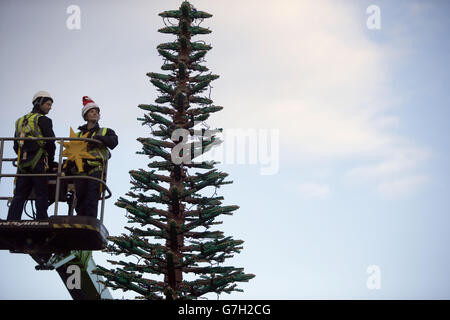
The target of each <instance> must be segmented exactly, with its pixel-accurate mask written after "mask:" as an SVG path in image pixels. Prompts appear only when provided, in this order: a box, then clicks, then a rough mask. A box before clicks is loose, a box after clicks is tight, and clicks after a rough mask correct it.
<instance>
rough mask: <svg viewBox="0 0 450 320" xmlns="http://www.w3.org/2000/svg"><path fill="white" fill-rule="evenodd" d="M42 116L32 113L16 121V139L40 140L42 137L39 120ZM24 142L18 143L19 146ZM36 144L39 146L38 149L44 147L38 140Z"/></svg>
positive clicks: (42, 142)
mask: <svg viewBox="0 0 450 320" xmlns="http://www.w3.org/2000/svg"><path fill="white" fill-rule="evenodd" d="M42 116H43V114H41V113H34V112H30V113H28V114H26V115H24V116H23V117H21V118H19V119H17V121H16V133H15V135H14V136H15V137H16V138H19V137H20V138H29V137H34V138H42V137H44V136H43V135H42V131H41V127H39V123H38V122H39V118H40V117H42ZM23 143H24V141H19V145H20V146H22V145H23ZM36 143H37V144H38V145H39V147H40V148H43V147H44V141H43V140H38V141H36Z"/></svg>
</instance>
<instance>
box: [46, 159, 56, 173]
mask: <svg viewBox="0 0 450 320" xmlns="http://www.w3.org/2000/svg"><path fill="white" fill-rule="evenodd" d="M48 167H49V171H50V172H57V171H58V162H55V161H53V162H50V163H49V165H48Z"/></svg>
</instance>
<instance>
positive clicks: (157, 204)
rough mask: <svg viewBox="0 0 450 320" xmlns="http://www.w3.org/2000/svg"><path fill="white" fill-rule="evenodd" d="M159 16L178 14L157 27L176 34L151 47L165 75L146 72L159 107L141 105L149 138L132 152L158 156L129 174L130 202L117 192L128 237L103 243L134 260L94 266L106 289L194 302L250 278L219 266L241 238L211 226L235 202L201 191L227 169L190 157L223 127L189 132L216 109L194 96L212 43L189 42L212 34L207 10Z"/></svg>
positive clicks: (204, 78) (203, 80)
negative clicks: (227, 202)
mask: <svg viewBox="0 0 450 320" xmlns="http://www.w3.org/2000/svg"><path fill="white" fill-rule="evenodd" d="M159 15H160V16H161V17H163V19H166V18H167V19H168V18H172V19H176V21H177V22H178V24H173V25H172V26H167V27H165V28H162V29H160V30H159V32H162V33H168V34H173V35H176V36H177V39H176V41H174V42H169V43H163V44H160V45H159V46H158V48H157V49H158V52H159V54H160V55H161V56H162V57H163V58H164V60H165V61H164V65H163V66H162V70H166V71H170V73H169V74H161V73H153V72H151V73H148V74H147V75H148V76H149V77H150V81H151V82H152V84H153V85H154V86H156V87H157V89H158V91H159V92H160V93H161V95H160V96H158V98H157V99H156V100H155V102H156V103H157V105H154V104H151V105H148V104H141V105H139V108H141V109H143V110H145V111H147V112H148V113H146V114H145V115H144V118H140V119H138V120H140V121H142V124H143V125H149V126H150V128H151V132H152V136H153V137H148V138H138V141H139V142H140V143H142V146H143V147H142V152H138V154H143V155H146V156H148V157H149V158H150V159H151V158H153V157H160V158H162V159H163V160H162V161H153V162H150V163H149V164H148V167H149V168H150V171H149V170H144V169H139V170H132V171H130V176H131V184H132V187H131V191H130V192H128V193H127V194H126V195H127V196H128V197H129V198H131V200H129V199H126V198H123V197H120V198H119V199H118V201H117V203H116V205H117V206H119V207H121V208H125V209H126V211H127V213H128V217H129V223H130V224H131V225H132V226H133V227H126V229H127V230H128V231H129V234H122V235H121V236H118V237H110V241H111V242H112V244H110V245H109V246H108V248H107V252H109V253H111V254H114V255H122V254H124V255H126V256H131V255H133V256H136V257H138V258H139V259H138V261H137V262H126V261H109V262H110V263H112V264H113V265H115V266H116V267H115V269H112V270H109V269H106V268H104V267H98V269H97V271H96V273H98V274H100V275H102V276H104V277H105V278H106V280H105V282H104V283H105V285H106V286H108V287H111V288H113V289H122V290H124V291H127V290H131V291H134V292H136V293H138V294H139V296H138V298H143V299H197V298H199V297H202V296H204V295H205V294H207V293H217V294H221V293H224V292H226V293H231V292H233V291H242V290H240V289H238V288H237V282H246V281H249V280H250V279H251V278H253V277H254V275H252V274H246V273H244V271H243V269H242V268H235V267H233V266H223V265H222V264H223V263H224V261H225V260H226V259H227V258H230V257H233V254H234V253H239V252H240V250H241V249H242V243H243V241H241V240H233V238H232V237H225V236H224V234H223V232H221V231H218V230H213V229H212V227H213V226H214V225H217V224H220V223H222V222H220V221H217V218H218V217H219V216H221V215H231V214H232V212H233V211H235V210H236V209H238V208H239V207H238V206H236V205H230V206H223V205H222V201H221V200H223V197H214V196H213V197H207V196H203V195H201V194H200V193H199V192H200V191H204V190H208V189H205V188H207V187H214V188H219V187H220V186H221V185H224V184H229V183H232V181H224V179H225V178H226V177H227V176H228V174H226V173H223V172H219V171H217V169H214V165H215V164H217V163H218V162H215V161H202V162H195V161H194V158H196V157H198V156H200V155H202V154H203V153H205V152H206V151H208V150H209V149H210V148H212V147H213V146H214V145H217V144H219V143H221V141H220V140H219V139H218V138H217V137H216V136H215V135H214V133H217V132H221V131H222V129H216V130H213V131H212V134H211V130H205V129H202V130H196V129H194V127H196V124H197V123H199V122H203V121H204V120H206V119H207V118H208V117H209V116H210V114H211V113H213V112H217V111H220V110H221V109H222V107H218V106H213V105H212V103H213V101H212V100H210V99H209V98H206V97H202V96H199V94H201V93H202V92H205V91H206V90H208V88H209V85H210V82H211V81H212V80H215V79H217V78H218V77H219V76H217V75H214V74H211V73H207V72H208V68H206V67H205V66H203V65H201V64H200V63H201V62H202V61H203V60H204V59H203V58H204V56H205V54H206V53H207V52H208V50H210V49H211V46H209V45H206V44H204V43H203V42H202V41H196V42H193V41H192V40H191V38H192V37H193V36H195V35H199V34H208V33H211V31H210V30H209V29H206V28H203V27H200V26H199V23H198V22H201V21H203V19H205V18H210V17H211V16H212V15H211V14H208V13H206V12H202V11H197V10H196V9H195V8H194V7H193V6H192V5H191V4H190V3H189V2H188V1H184V2H183V3H182V4H181V6H180V8H179V10H172V11H165V12H162V13H160V14H159ZM169 21H170V20H169ZM172 21H173V20H172ZM164 104H166V105H165V106H163V105H164ZM196 105H197V106H196ZM155 127H156V128H155ZM207 131H208V132H207ZM180 132H181V134H180ZM183 132H186V133H187V134H188V135H189V137H188V138H187V136H186V135H183ZM206 133H208V135H206ZM188 140H189V141H188ZM194 168H195V169H206V170H208V171H206V172H195V174H191V173H190V172H189V169H191V170H194ZM161 173H162V174H161ZM164 173H168V174H164ZM164 184H166V185H167V187H164V186H163V185H164ZM214 194H215V192H214ZM188 207H189V208H188ZM136 224H140V228H138V227H136ZM149 276H150V277H151V276H153V278H156V279H150V278H149Z"/></svg>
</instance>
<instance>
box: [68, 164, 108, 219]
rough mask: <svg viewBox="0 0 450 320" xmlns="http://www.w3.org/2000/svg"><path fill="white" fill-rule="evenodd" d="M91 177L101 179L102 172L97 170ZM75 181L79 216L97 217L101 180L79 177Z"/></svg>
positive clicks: (76, 208)
mask: <svg viewBox="0 0 450 320" xmlns="http://www.w3.org/2000/svg"><path fill="white" fill-rule="evenodd" d="M89 176H90V177H94V178H98V179H101V176H102V172H101V171H95V172H93V173H91V174H90V175H89ZM74 181H75V194H76V196H77V205H76V206H75V210H76V211H77V216H87V217H93V218H97V209H98V200H99V199H100V182H97V181H95V180H90V179H77V178H74Z"/></svg>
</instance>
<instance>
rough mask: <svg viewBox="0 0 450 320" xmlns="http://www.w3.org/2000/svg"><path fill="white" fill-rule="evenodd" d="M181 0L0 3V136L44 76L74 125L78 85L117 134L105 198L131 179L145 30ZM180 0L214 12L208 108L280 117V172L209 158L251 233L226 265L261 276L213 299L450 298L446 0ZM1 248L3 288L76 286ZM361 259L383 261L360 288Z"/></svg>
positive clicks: (235, 228)
mask: <svg viewBox="0 0 450 320" xmlns="http://www.w3.org/2000/svg"><path fill="white" fill-rule="evenodd" d="M180 3H181V1H174V0H170V1H99V0H97V1H75V2H72V1H58V2H55V1H43V0H38V1H24V0H22V1H17V0H15V1H11V0H7V1H5V0H4V1H2V2H1V3H0V41H1V49H0V70H1V71H2V72H1V73H0V84H1V85H0V97H2V99H3V100H2V109H1V110H2V111H1V118H0V123H1V125H0V136H11V135H12V134H13V132H14V121H15V120H16V119H17V118H18V117H20V116H22V115H23V114H25V113H26V112H28V111H29V110H30V109H31V98H32V96H33V94H34V93H35V92H36V91H38V90H48V91H50V92H51V93H52V94H53V96H54V98H55V103H54V105H53V109H52V111H51V113H50V115H49V116H50V117H51V118H52V119H53V123H54V130H55V133H56V135H57V136H67V135H68V134H69V127H70V126H72V127H73V128H76V127H77V126H78V125H80V124H82V123H83V121H82V119H81V115H80V113H81V107H82V106H81V97H82V96H84V95H89V96H91V97H92V98H93V99H94V100H95V101H96V102H97V103H98V104H99V105H100V107H101V108H102V109H101V111H102V112H101V113H102V119H101V125H102V126H107V127H110V128H113V129H114V130H115V131H116V132H117V134H118V135H119V146H118V147H117V148H116V149H115V150H114V151H113V157H112V159H111V162H110V169H111V170H110V174H109V177H108V181H109V185H110V187H111V189H112V190H113V193H114V199H116V198H117V197H119V196H122V195H124V194H125V193H126V192H127V191H128V189H129V183H128V181H129V176H128V171H129V170H130V169H136V168H141V167H144V166H145V164H146V159H145V158H143V157H141V156H137V155H135V154H134V152H135V151H137V150H139V147H140V146H139V144H138V143H137V142H136V138H137V137H139V136H145V135H148V130H146V128H143V127H141V125H140V123H139V122H137V121H136V118H137V117H139V116H141V115H142V112H141V110H140V109H138V108H137V105H138V104H141V103H152V102H153V100H154V99H155V98H156V96H157V91H156V90H155V89H154V87H153V86H152V85H151V84H150V83H149V81H148V79H147V77H146V76H145V74H146V73H147V72H150V71H153V72H160V66H161V64H162V59H161V57H160V56H158V53H157V51H156V46H157V45H158V44H159V43H161V42H169V41H173V39H174V38H173V37H171V36H169V35H163V34H160V33H158V32H157V29H158V28H161V27H163V26H164V24H163V21H162V19H161V18H160V17H159V16H158V13H159V12H162V11H164V10H170V9H176V8H177V7H178V6H179V4H180ZM191 3H192V4H193V5H194V6H196V8H197V9H199V10H204V11H207V12H210V13H212V14H213V15H214V17H213V18H212V19H208V20H205V21H204V22H203V23H202V26H205V27H209V28H211V29H212V30H213V33H212V34H210V35H207V36H201V37H199V39H202V40H205V41H206V42H207V43H210V44H211V45H212V46H213V50H211V51H210V52H209V53H208V55H207V56H206V60H207V62H206V66H207V67H208V68H209V69H210V70H211V71H212V72H213V73H215V74H219V75H220V76H221V77H220V79H219V80H216V81H215V82H214V83H213V87H214V88H213V89H212V92H211V98H212V99H213V100H214V102H215V104H216V105H219V106H224V109H223V111H221V112H219V113H216V114H214V115H212V116H211V118H210V119H208V120H207V123H208V124H210V125H211V126H212V127H222V128H224V129H255V130H259V129H278V130H279V133H280V139H279V141H280V143H279V156H280V158H279V170H278V172H277V173H276V174H274V175H261V174H260V169H261V165H260V164H252V165H250V164H240V165H238V164H224V165H220V166H218V168H219V170H221V171H225V172H227V173H229V180H233V181H234V183H233V184H231V185H225V186H223V187H222V188H220V189H218V190H217V191H218V195H222V196H224V197H225V201H224V203H225V204H228V205H231V204H235V205H239V206H240V209H239V210H238V211H236V213H235V215H234V216H232V217H228V216H227V217H225V218H224V219H223V221H224V224H223V225H222V226H221V227H220V228H221V229H222V230H224V231H225V234H226V235H231V236H233V237H234V238H236V239H242V240H244V241H245V243H244V250H243V251H242V253H241V254H240V255H236V257H235V258H234V259H233V260H230V261H229V262H228V264H232V265H235V266H237V267H244V268H245V271H246V272H248V273H253V274H256V278H254V279H253V280H251V281H250V282H249V283H247V284H242V285H240V287H241V288H242V289H244V290H245V292H244V293H242V294H240V293H236V294H232V295H223V296H222V297H221V299H228V298H235V299H326V298H329V299H432V298H434V299H449V298H450V275H449V272H448V271H449V269H450V259H449V258H448V256H449V254H450V252H449V251H450V250H449V249H448V246H447V243H448V242H449V240H450V239H449V235H448V229H449V226H450V219H449V216H448V208H449V206H450V203H449V202H450V201H449V200H448V199H449V197H448V195H447V193H448V191H447V190H449V188H450V183H449V179H448V178H449V173H450V170H449V165H448V163H449V151H448V150H449V146H450V145H449V138H448V137H449V126H448V125H447V121H448V120H447V119H448V118H449V116H450V105H449V103H450V99H449V98H450V94H449V92H448V89H447V88H448V83H449V74H448V70H449V69H450V68H449V62H448V57H449V56H450V55H449V49H450V47H449V46H450V45H449V41H448V32H449V31H450V22H449V20H448V17H447V14H448V12H449V9H450V4H449V3H448V2H447V1H419V0H409V1H406V0H405V1H378V0H377V1H356V0H354V1H342V0H336V1H331V0H330V1H325V0H324V1H313V0H310V1H309V0H308V1H306V0H305V1H294V0H292V1H289V0H281V1H265V2H264V5H261V1H256V0H245V1H235V0H232V1H211V0H210V1H206V0H198V1H192V2H191ZM71 4H76V5H78V6H79V7H80V8H81V30H68V29H67V28H66V20H67V18H68V17H69V15H68V14H67V13H66V9H67V7H68V6H69V5H71ZM369 5H377V6H378V7H379V8H380V10H381V11H380V12H381V29H380V30H369V29H368V28H367V26H366V21H367V19H368V16H369V15H368V14H367V13H366V9H367V7H368V6H369ZM11 149H12V148H9V152H10V153H9V155H12V152H11ZM6 169H8V167H6ZM9 169H10V170H12V168H9ZM208 192H209V194H210V195H212V194H213V192H214V190H209V191H208ZM0 193H1V194H2V195H10V194H11V193H12V182H11V181H8V180H2V181H1V183H0ZM205 194H208V193H205ZM113 203H114V200H110V201H109V202H108V204H107V205H106V218H105V225H106V227H107V228H108V230H109V232H110V234H112V235H116V234H120V233H121V232H124V229H123V227H124V226H125V223H126V218H125V216H124V211H123V210H121V209H120V208H117V207H115V206H114V204H113ZM0 206H1V207H2V208H3V209H2V210H0V218H5V217H6V213H7V209H6V204H5V203H3V204H0ZM63 207H65V205H64V206H63ZM51 208H52V207H51ZM51 208H50V209H49V212H52V211H51ZM94 258H95V260H96V262H98V263H100V264H103V265H106V264H105V260H106V259H110V258H111V257H110V256H108V255H106V254H104V253H101V252H96V253H95V254H94ZM0 259H1V264H0V271H1V274H2V277H0V299H70V296H69V294H68V293H67V291H66V289H65V288H64V286H63V284H62V283H61V281H60V279H59V277H58V276H57V274H56V272H42V271H41V272H37V271H35V270H34V262H33V261H32V259H31V258H30V257H28V256H25V255H18V254H10V253H9V252H6V251H2V252H0ZM370 265H378V266H379V267H380V270H381V288H380V289H379V290H369V289H368V288H367V286H366V281H367V279H368V277H369V275H368V274H367V273H366V269H367V267H368V266H370ZM113 295H114V296H115V297H117V298H122V297H126V298H131V297H133V296H134V295H133V294H130V293H126V294H124V293H122V292H120V291H115V292H113ZM210 297H211V298H215V296H210Z"/></svg>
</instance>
